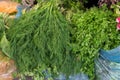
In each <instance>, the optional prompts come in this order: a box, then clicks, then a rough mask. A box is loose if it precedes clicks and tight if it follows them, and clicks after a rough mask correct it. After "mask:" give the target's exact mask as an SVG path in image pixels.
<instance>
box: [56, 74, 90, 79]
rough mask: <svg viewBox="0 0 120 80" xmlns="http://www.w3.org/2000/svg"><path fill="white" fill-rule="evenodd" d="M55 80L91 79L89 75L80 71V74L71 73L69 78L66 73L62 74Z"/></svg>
mask: <svg viewBox="0 0 120 80" xmlns="http://www.w3.org/2000/svg"><path fill="white" fill-rule="evenodd" d="M54 80H89V79H88V76H87V75H85V74H83V73H78V74H74V75H70V76H69V77H68V79H67V78H66V76H65V75H64V74H60V75H59V76H58V77H57V78H55V79H54Z"/></svg>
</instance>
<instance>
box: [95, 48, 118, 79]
mask: <svg viewBox="0 0 120 80" xmlns="http://www.w3.org/2000/svg"><path fill="white" fill-rule="evenodd" d="M119 59H120V46H119V47H117V48H115V49H112V50H109V51H105V50H100V55H99V58H98V59H96V60H95V71H96V80H120V63H119V62H120V61H119Z"/></svg>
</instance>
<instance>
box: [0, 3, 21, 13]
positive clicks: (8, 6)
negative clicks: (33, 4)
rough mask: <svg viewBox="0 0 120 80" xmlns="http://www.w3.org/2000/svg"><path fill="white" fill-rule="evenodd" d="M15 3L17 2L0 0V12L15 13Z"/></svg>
mask: <svg viewBox="0 0 120 80" xmlns="http://www.w3.org/2000/svg"><path fill="white" fill-rule="evenodd" d="M17 5H19V4H18V3H16V2H12V1H0V12H3V13H8V14H12V13H16V12H17V9H16V8H17Z"/></svg>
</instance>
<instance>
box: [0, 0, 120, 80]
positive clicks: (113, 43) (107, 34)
mask: <svg viewBox="0 0 120 80" xmlns="http://www.w3.org/2000/svg"><path fill="white" fill-rule="evenodd" d="M104 1H105V0H103V2H104ZM2 2H6V4H5V5H4V6H5V7H3V6H2V5H1V6H0V52H1V53H2V55H4V56H5V57H7V59H9V60H12V61H13V62H15V66H14V68H16V71H15V72H14V73H13V74H12V75H13V76H12V78H14V79H15V80H19V79H20V80H101V79H103V78H101V76H102V75H101V73H100V72H99V71H100V70H97V69H102V70H101V71H104V70H105V69H104V68H102V67H101V68H100V67H98V66H102V64H100V62H101V61H102V59H101V58H100V57H99V53H100V52H99V50H100V49H105V50H110V49H112V48H115V47H117V46H118V45H119V43H120V35H119V33H120V32H119V30H120V25H119V23H120V20H119V16H118V15H119V14H116V13H115V11H114V10H115V7H112V8H111V6H112V4H110V5H109V4H108V3H105V4H107V6H106V5H104V4H102V5H100V6H99V7H96V6H97V5H96V4H94V3H93V4H91V5H90V4H89V3H90V1H89V0H84V1H82V0H2V1H0V3H2ZM12 2H13V3H17V4H15V5H10V4H12ZM117 2H118V1H117ZM117 2H116V3H117ZM116 3H113V4H114V6H115V5H116ZM87 4H89V5H88V6H87ZM6 5H10V6H13V7H14V9H13V8H11V7H9V8H8V7H7V6H6ZM108 5H109V6H108ZM116 6H117V9H118V8H119V7H118V4H117V5H116ZM113 8H114V9H113ZM3 9H4V11H3ZM8 9H11V10H14V11H11V10H8ZM111 9H112V10H111ZM6 10H7V12H6ZM16 12H17V13H16ZM11 14H14V17H11ZM116 17H118V18H116ZM104 53H105V54H104ZM118 53H119V52H118ZM103 54H104V56H105V57H106V56H107V57H108V55H109V56H110V58H111V54H106V52H104V51H103ZM108 58H109V57H108ZM1 60H2V59H1V58H0V61H1ZM95 60H96V62H95ZM99 60H100V61H99ZM105 62H107V60H106V59H105ZM5 63H7V61H5ZM111 63H114V62H112V61H111V62H110V64H111ZM105 64H106V63H105ZM115 64H119V61H118V62H117V63H115ZM6 65H7V64H5V65H3V67H4V66H6ZM12 65H14V64H12ZM96 65H97V66H96ZM113 68H114V66H113ZM3 69H6V70H7V68H6V67H4V68H3ZM108 71H109V70H108ZM96 72H97V73H96ZM10 75H11V74H10ZM98 75H101V76H98ZM105 75H106V74H105ZM96 76H97V77H100V78H99V79H97V77H96ZM8 77H11V76H8ZM0 78H1V77H0Z"/></svg>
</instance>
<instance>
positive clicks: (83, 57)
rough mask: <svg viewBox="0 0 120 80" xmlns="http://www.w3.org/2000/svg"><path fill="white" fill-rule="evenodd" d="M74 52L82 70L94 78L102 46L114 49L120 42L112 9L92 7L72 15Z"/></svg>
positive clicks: (92, 79) (91, 79)
mask: <svg viewBox="0 0 120 80" xmlns="http://www.w3.org/2000/svg"><path fill="white" fill-rule="evenodd" d="M72 23H73V24H74V25H75V26H74V28H72V29H73V30H72V31H73V33H72V41H73V46H74V47H73V53H75V54H76V56H78V59H80V62H79V63H81V64H82V65H81V66H80V71H82V72H85V73H86V74H88V75H89V76H90V80H94V76H95V75H94V74H95V72H94V59H95V58H96V56H97V54H98V50H99V49H100V48H104V49H112V48H114V47H117V46H118V45H119V44H120V35H119V31H116V24H115V23H116V22H115V17H114V16H113V13H112V11H110V10H108V9H106V7H105V6H103V8H96V7H94V8H91V9H89V10H87V11H86V12H84V13H83V12H77V13H75V14H74V15H73V17H72Z"/></svg>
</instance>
